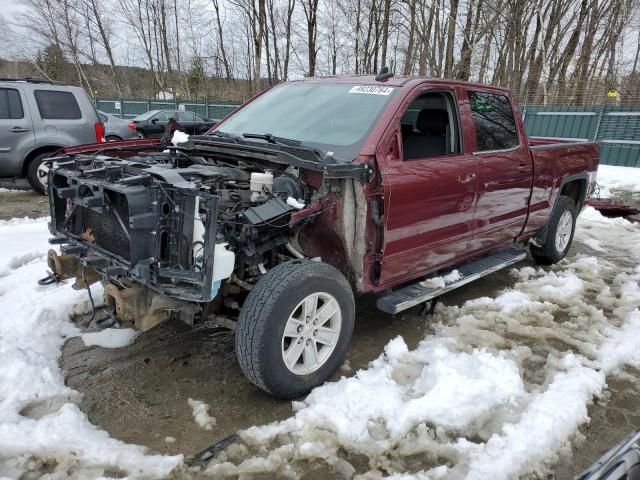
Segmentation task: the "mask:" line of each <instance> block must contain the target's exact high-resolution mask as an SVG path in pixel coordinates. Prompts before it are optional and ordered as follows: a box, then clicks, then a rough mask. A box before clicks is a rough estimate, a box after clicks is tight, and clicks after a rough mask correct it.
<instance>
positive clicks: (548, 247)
mask: <svg viewBox="0 0 640 480" xmlns="http://www.w3.org/2000/svg"><path fill="white" fill-rule="evenodd" d="M565 212H569V214H570V215H571V234H570V235H569V241H568V242H567V244H566V246H565V247H564V248H563V249H561V250H560V249H559V248H558V247H557V245H556V238H557V237H558V235H559V232H558V229H559V225H560V220H561V219H562V218H563V215H565ZM577 217H578V211H577V209H576V204H575V203H574V202H573V200H572V199H571V198H569V197H566V196H564V195H561V196H560V198H558V201H557V203H556V206H555V208H554V209H553V212H552V213H551V218H550V219H549V229H548V231H547V238H546V241H545V243H544V245H542V246H540V247H536V246H534V245H532V246H531V256H532V257H533V259H534V260H535V261H536V263H538V264H540V265H551V264H554V263H557V262H559V261H560V260H562V259H563V258H564V257H565V256H566V255H567V253H568V252H569V249H570V248H571V242H572V241H573V234H574V233H575V230H576V218H577Z"/></svg>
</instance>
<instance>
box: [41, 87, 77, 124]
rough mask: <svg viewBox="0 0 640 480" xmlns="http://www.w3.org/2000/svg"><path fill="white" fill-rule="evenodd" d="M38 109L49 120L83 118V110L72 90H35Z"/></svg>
mask: <svg viewBox="0 0 640 480" xmlns="http://www.w3.org/2000/svg"><path fill="white" fill-rule="evenodd" d="M34 95H35V97H36V103H37V104H38V110H40V116H41V117H42V118H43V119H48V120H77V119H80V118H82V112H81V111H80V107H79V106H78V102H77V101H76V97H74V96H73V93H71V92H62V91H59V90H36V91H34Z"/></svg>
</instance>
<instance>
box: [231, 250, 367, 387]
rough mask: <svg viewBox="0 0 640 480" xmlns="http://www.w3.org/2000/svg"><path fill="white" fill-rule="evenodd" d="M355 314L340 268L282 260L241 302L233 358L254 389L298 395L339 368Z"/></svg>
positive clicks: (304, 261) (348, 287)
mask: <svg viewBox="0 0 640 480" xmlns="http://www.w3.org/2000/svg"><path fill="white" fill-rule="evenodd" d="M354 317H355V304H354V299H353V292H352V290H351V287H350V285H349V282H347V279H346V278H344V276H343V275H342V274H341V273H340V272H339V271H338V270H336V269H335V268H334V267H332V266H330V265H327V264H325V263H320V262H313V261H310V260H294V261H290V262H286V263H282V264H280V265H278V266H276V267H274V268H273V269H271V270H270V271H269V272H268V273H267V274H266V275H265V276H264V277H262V278H261V279H260V281H259V282H258V284H257V285H256V286H255V288H254V289H253V290H251V292H250V293H249V295H248V296H247V299H246V301H245V303H244V305H243V306H242V310H241V311H240V316H239V318H238V324H237V326H236V337H235V344H236V345H235V346H236V358H237V359H238V363H239V364H240V368H241V369H242V371H243V373H244V374H245V375H246V377H247V378H248V379H249V380H250V381H251V383H253V384H254V385H256V386H257V387H259V388H261V389H262V390H265V391H266V392H268V393H270V394H271V395H273V396H274V397H277V398H296V397H299V396H301V395H304V394H306V393H308V392H309V391H310V390H311V389H312V388H314V387H316V386H318V385H321V384H322V383H323V382H324V381H325V380H326V379H327V377H329V375H331V374H332V373H333V372H334V371H335V370H336V369H337V368H338V367H339V366H340V364H341V363H342V361H343V359H344V355H345V353H346V350H347V346H348V344H349V340H350V339H351V333H352V331H353V323H354Z"/></svg>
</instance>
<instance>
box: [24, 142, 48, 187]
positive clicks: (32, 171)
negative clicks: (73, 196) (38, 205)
mask: <svg viewBox="0 0 640 480" xmlns="http://www.w3.org/2000/svg"><path fill="white" fill-rule="evenodd" d="M49 156H51V153H50V152H47V153H41V154H40V155H37V156H35V157H34V158H33V159H31V161H30V162H29V166H28V167H27V181H28V182H29V185H31V188H33V189H34V190H35V191H36V192H38V193H41V194H43V195H46V193H47V182H48V175H49V166H48V165H46V164H45V163H44V161H45V159H46V158H48V157H49Z"/></svg>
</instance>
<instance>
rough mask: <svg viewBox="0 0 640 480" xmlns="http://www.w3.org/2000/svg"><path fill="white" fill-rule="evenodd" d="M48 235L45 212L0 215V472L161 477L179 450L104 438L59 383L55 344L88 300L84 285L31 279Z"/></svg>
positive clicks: (39, 270) (37, 274)
mask: <svg viewBox="0 0 640 480" xmlns="http://www.w3.org/2000/svg"><path fill="white" fill-rule="evenodd" d="M48 237H49V232H48V231H47V219H37V220H11V221H8V222H0V245H2V248H1V249H0V298H1V302H2V308H3V312H2V313H3V314H2V316H0V364H1V365H2V368H0V476H7V477H11V478H17V477H20V476H21V475H23V474H24V473H25V472H27V471H28V470H33V471H34V472H33V473H36V472H38V471H39V470H41V469H43V468H45V467H43V464H44V463H46V469H47V471H49V469H51V471H52V473H53V474H54V475H55V476H56V477H57V478H62V477H66V476H76V477H78V478H96V477H100V476H102V475H105V472H106V471H113V470H116V471H122V472H124V474H126V475H128V476H129V477H131V478H140V477H147V478H148V477H151V478H159V477H162V476H166V475H168V474H169V473H170V472H171V471H172V470H173V469H174V468H175V467H176V466H178V465H180V464H181V462H182V457H181V456H175V457H167V456H162V455H148V454H147V452H146V449H145V448H144V447H140V446H135V445H127V444H125V443H123V442H120V441H118V440H115V439H113V438H110V437H109V435H108V434H107V433H106V432H104V431H102V430H100V429H98V428H97V427H95V426H94V425H92V424H91V423H90V422H89V421H88V419H87V417H86V415H85V414H84V413H83V412H82V411H81V410H80V408H79V407H78V403H79V401H80V394H78V393H77V392H76V391H74V390H72V389H70V388H69V387H67V386H65V384H64V378H63V376H62V373H61V372H60V368H59V366H58V360H59V357H60V349H61V347H62V345H63V343H64V341H65V339H67V338H69V337H71V336H76V335H78V334H79V331H78V329H77V328H76V327H75V326H74V325H73V324H72V323H71V322H69V316H70V315H71V314H72V313H74V312H76V313H77V312H83V311H88V309H89V304H88V300H87V294H86V292H85V291H80V292H78V291H75V290H73V289H71V287H70V285H68V284H60V285H52V286H46V287H43V286H38V285H37V283H36V282H37V280H38V279H39V278H41V277H42V276H43V274H44V272H45V270H46V268H47V265H46V252H47V250H48V248H49V245H48V243H47V239H48ZM98 290H99V287H97V288H96V290H95V292H94V295H96V296H97V295H98V294H99V293H100V292H99V291H98ZM32 476H33V474H32Z"/></svg>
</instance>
